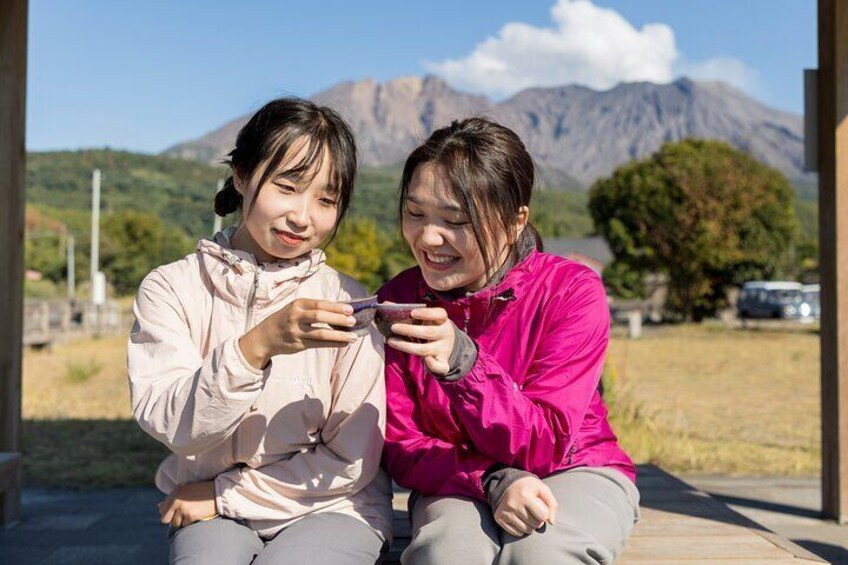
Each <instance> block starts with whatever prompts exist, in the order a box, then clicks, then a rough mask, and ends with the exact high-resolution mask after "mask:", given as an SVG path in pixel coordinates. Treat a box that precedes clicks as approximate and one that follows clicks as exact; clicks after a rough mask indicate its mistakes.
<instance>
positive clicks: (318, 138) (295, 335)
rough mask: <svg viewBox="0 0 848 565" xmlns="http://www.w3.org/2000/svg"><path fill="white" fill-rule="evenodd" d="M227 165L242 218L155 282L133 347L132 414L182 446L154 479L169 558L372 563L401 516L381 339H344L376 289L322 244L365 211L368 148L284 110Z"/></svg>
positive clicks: (278, 105) (224, 208)
mask: <svg viewBox="0 0 848 565" xmlns="http://www.w3.org/2000/svg"><path fill="white" fill-rule="evenodd" d="M230 158H231V160H230V164H231V166H232V172H233V174H232V177H231V178H229V179H228V181H227V183H226V185H225V188H224V190H223V191H222V192H220V193H219V194H218V195H217V197H216V199H215V211H216V213H218V215H221V216H223V215H226V214H229V213H231V212H235V211H236V210H238V209H240V210H241V221H240V222H239V224H238V226H237V227H234V228H230V229H227V230H224V231H223V232H220V233H218V234H216V235H215V236H214V238H213V239H211V240H202V241H200V243H199V244H198V246H197V250H196V252H195V253H192V254H190V255H188V256H186V257H185V258H183V259H181V260H179V261H176V262H174V263H171V264H168V265H164V266H162V267H159V268H157V269H155V270H154V271H153V272H151V273H150V274H149V275H148V276H147V277H146V278H145V280H144V282H142V284H141V287H140V288H139V291H138V297H137V299H136V303H135V306H134V312H135V316H136V323H135V326H134V327H133V330H132V334H131V335H130V339H129V344H128V348H129V353H128V365H129V380H130V388H131V397H132V409H133V414H134V416H135V418H136V420H137V421H138V423H139V424H140V425H141V427H142V428H143V429H144V430H145V431H146V432H147V433H149V434H150V435H152V436H153V437H154V438H156V439H157V440H159V441H161V442H162V443H164V444H165V445H166V446H168V448H169V449H170V450H171V451H172V452H173V453H172V454H171V455H169V456H168V458H167V459H165V461H164V462H163V463H162V464H161V465H160V467H159V470H158V472H157V474H156V485H157V486H158V487H159V488H160V489H161V490H162V491H163V492H164V493H166V494H167V497H166V498H165V499H164V500H163V501H162V502H161V503H160V504H159V513H160V515H161V519H162V522H163V523H165V524H170V525H171V530H170V534H169V536H170V543H171V563H180V564H189V563H197V564H203V565H209V564H218V563H220V564H227V565H235V564H244V565H247V564H250V563H252V564H254V565H265V564H271V563H275V564H276V563H310V564H313V565H318V564H351V565H352V564H371V563H374V561H375V560H376V559H377V558H378V557H379V554H380V552H381V551H382V549H383V548H384V546H385V545H387V544H388V543H389V541H390V540H389V538H390V535H391V533H390V530H391V522H392V509H391V500H390V497H391V490H390V484H389V481H388V479H387V477H386V476H385V474H384V473H382V472H381V471H380V457H381V452H382V447H383V439H384V427H385V387H384V384H383V343H382V338H381V337H380V336H379V334H378V333H377V332H376V331H375V330H373V329H372V330H371V331H368V330H367V329H366V330H365V332H364V333H365V335H358V334H356V333H353V332H348V331H342V330H341V329H332V328H331V327H330V325H332V326H334V327H336V328H345V327H351V326H352V325H353V324H354V322H355V320H354V318H353V317H352V316H351V314H352V313H353V310H352V308H351V306H350V305H348V304H344V302H345V301H349V300H351V299H356V298H360V297H364V296H366V295H367V293H366V291H365V289H364V288H363V287H362V286H361V285H360V284H358V283H357V282H355V281H354V280H353V279H351V278H350V277H347V276H345V275H342V274H341V273H339V272H337V271H335V270H334V269H332V268H330V267H329V266H327V265H326V263H325V262H324V253H323V252H322V251H321V250H320V249H319V245H321V244H322V243H323V242H325V241H326V240H327V239H328V238H329V237H331V234H333V233H334V231H335V229H336V228H337V226H338V222H339V221H340V220H341V219H342V217H343V216H344V214H345V211H346V210H347V208H348V204H349V202H350V198H351V194H352V191H353V183H354V177H355V175H356V148H355V145H354V141H353V136H352V135H351V132H350V130H349V128H348V126H347V125H346V124H345V123H344V121H342V119H341V118H340V117H339V116H338V115H337V114H336V113H335V112H333V111H332V110H330V109H328V108H324V107H318V106H316V105H315V104H313V103H311V102H308V101H304V100H298V99H280V100H274V101H272V102H270V103H269V104H267V105H266V106H264V107H263V108H262V109H260V110H259V111H258V112H257V113H256V114H255V115H254V116H253V117H252V118H251V119H250V121H248V122H247V124H246V125H245V126H244V127H243V128H242V129H241V131H240V132H239V134H238V138H237V140H236V145H235V148H234V149H233V151H232V152H231V153H230ZM360 333H362V332H360ZM327 540H332V541H331V542H330V543H328V541H327Z"/></svg>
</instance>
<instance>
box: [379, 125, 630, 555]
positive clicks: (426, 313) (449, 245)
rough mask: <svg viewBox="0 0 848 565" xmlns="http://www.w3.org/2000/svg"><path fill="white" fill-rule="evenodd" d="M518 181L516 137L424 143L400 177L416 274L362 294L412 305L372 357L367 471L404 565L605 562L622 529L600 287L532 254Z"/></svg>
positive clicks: (619, 465)
mask: <svg viewBox="0 0 848 565" xmlns="http://www.w3.org/2000/svg"><path fill="white" fill-rule="evenodd" d="M533 182H534V171H533V162H532V160H531V158H530V155H529V154H528V152H527V151H526V149H525V147H524V145H523V143H522V142H521V140H520V139H519V138H518V136H517V135H516V134H515V133H514V132H512V131H511V130H509V129H508V128H505V127H503V126H501V125H498V124H496V123H494V122H491V121H488V120H485V119H479V118H472V119H467V120H463V121H460V122H454V123H453V124H451V125H450V126H449V127H445V128H443V129H440V130H438V131H436V132H434V133H433V134H432V135H431V136H430V138H429V139H428V140H427V141H426V142H425V143H424V144H423V145H422V146H420V147H419V148H418V149H416V150H415V151H414V152H413V153H412V154H411V155H410V156H409V158H408V159H407V161H406V165H405V167H404V170H403V177H402V181H401V202H400V205H401V209H400V212H401V225H402V230H403V235H404V238H405V239H406V241H407V243H408V244H409V246H410V248H411V250H412V253H413V255H414V256H415V258H416V260H417V263H418V266H417V267H415V268H413V269H410V270H408V271H405V272H403V273H401V274H400V275H398V276H397V277H395V278H394V279H393V280H391V281H390V282H388V283H387V284H386V285H385V286H384V287H383V288H382V289H381V291H380V293H379V294H380V298H381V299H382V300H387V301H392V302H400V303H424V304H426V305H427V306H428V307H427V308H420V309H417V310H415V311H413V313H412V317H413V318H415V320H416V323H414V324H413V323H396V324H394V325H393V326H392V328H391V329H392V332H393V333H394V334H395V336H394V337H392V338H390V339H389V340H388V342H387V343H388V345H389V347H387V348H386V388H387V405H388V407H387V411H388V415H387V423H386V446H385V452H384V460H385V462H386V465H387V467H388V470H389V472H390V474H391V476H392V477H393V478H394V480H395V481H397V482H398V483H399V484H400V485H402V486H404V487H407V488H410V489H412V490H413V491H414V493H413V496H412V497H411V499H410V513H411V517H412V527H413V537H412V542H411V545H410V546H409V548H408V549H407V550H406V551H405V552H404V554H403V558H402V561H403V563H405V564H407V565H410V564H412V565H419V564H439V565H449V564H453V563H456V564H460V563H461V564H463V565H467V564H474V563H480V564H483V563H485V564H491V563H499V564H507V563H525V564H538V563H600V564H609V563H612V562H613V560H614V559H615V557H616V555H618V554H619V553H620V552H621V550H622V548H623V547H624V544H625V542H626V540H627V537H628V535H629V533H630V531H631V529H632V527H633V524H634V522H635V521H636V520H637V519H638V501H639V494H638V491H637V490H636V487H635V485H634V479H635V469H634V467H633V464H632V462H631V461H630V459H629V458H628V456H627V455H626V454H625V453H624V451H623V450H622V449H621V448H620V447H619V446H618V444H617V442H616V438H615V435H614V434H613V431H612V430H611V428H610V426H609V424H608V422H607V411H606V407H605V406H604V402H603V400H602V398H601V395H600V393H599V390H598V383H599V380H600V377H601V372H602V370H603V366H604V355H605V351H606V347H607V342H608V338H609V323H610V320H609V309H608V306H607V300H606V294H605V291H604V287H603V284H602V282H601V280H600V278H599V277H598V275H597V274H595V272H593V271H592V270H591V269H589V268H587V267H585V266H583V265H581V264H579V263H576V262H573V261H569V260H567V259H563V258H560V257H556V256H553V255H549V254H546V253H542V252H541V247H542V245H541V240H540V238H539V236H538V234H537V233H536V231H535V229H534V228H533V227H532V226H531V224H530V223H529V208H528V206H529V203H530V195H531V190H532V187H533Z"/></svg>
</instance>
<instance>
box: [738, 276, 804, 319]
mask: <svg viewBox="0 0 848 565" xmlns="http://www.w3.org/2000/svg"><path fill="white" fill-rule="evenodd" d="M803 289H804V287H803V285H801V283H797V282H790V281H750V282H746V283H745V284H744V285H742V292H741V293H740V294H739V299H738V300H737V301H736V312H737V314H738V316H739V318H741V319H743V320H745V319H753V318H775V319H784V320H796V319H799V318H801V317H802V312H801V310H802V305H803V304H804V292H803ZM808 308H810V306H809V305H808Z"/></svg>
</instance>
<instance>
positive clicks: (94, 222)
mask: <svg viewBox="0 0 848 565" xmlns="http://www.w3.org/2000/svg"><path fill="white" fill-rule="evenodd" d="M105 298H106V280H105V277H104V276H103V273H101V272H100V169H94V173H93V174H92V175H91V302H92V304H94V305H95V306H102V305H103V303H104V302H105Z"/></svg>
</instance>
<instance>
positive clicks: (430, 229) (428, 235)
mask: <svg viewBox="0 0 848 565" xmlns="http://www.w3.org/2000/svg"><path fill="white" fill-rule="evenodd" d="M444 242H445V238H444V237H442V233H441V232H440V231H439V226H437V225H435V224H427V225H425V226H424V227H422V228H421V243H423V244H424V245H426V246H427V247H431V248H433V249H435V248H438V247H440V246H441V245H442V244H443V243H444Z"/></svg>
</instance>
